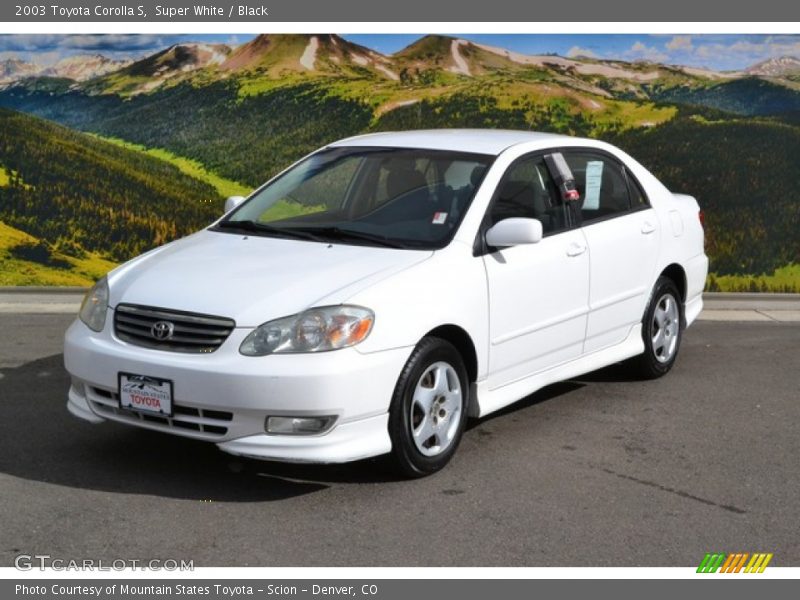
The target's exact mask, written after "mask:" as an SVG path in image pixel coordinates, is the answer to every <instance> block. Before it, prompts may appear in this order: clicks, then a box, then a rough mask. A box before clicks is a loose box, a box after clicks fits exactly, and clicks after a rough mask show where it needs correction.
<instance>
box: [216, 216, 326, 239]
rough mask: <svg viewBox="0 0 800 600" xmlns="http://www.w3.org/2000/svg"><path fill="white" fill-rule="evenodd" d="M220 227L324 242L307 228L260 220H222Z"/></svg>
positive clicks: (218, 225) (218, 224)
mask: <svg viewBox="0 0 800 600" xmlns="http://www.w3.org/2000/svg"><path fill="white" fill-rule="evenodd" d="M217 227H218V228H220V229H238V230H240V231H249V232H252V233H268V234H274V235H278V236H285V237H292V238H298V239H301V240H311V241H312V242H324V241H325V240H323V239H322V238H320V237H319V236H318V235H315V234H314V233H312V232H311V231H308V230H306V229H299V228H297V227H275V226H274V225H268V224H267V223H259V222H258V221H252V220H244V221H222V222H221V223H217Z"/></svg>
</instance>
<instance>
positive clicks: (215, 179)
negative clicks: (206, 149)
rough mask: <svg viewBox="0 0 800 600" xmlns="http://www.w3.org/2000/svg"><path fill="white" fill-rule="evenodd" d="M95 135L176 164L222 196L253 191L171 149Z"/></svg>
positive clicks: (240, 194) (245, 194)
mask: <svg viewBox="0 0 800 600" xmlns="http://www.w3.org/2000/svg"><path fill="white" fill-rule="evenodd" d="M95 137H97V138H100V139H103V140H105V141H107V142H110V143H112V144H116V145H117V146H121V147H122V148H127V149H128V150H134V151H136V152H142V153H144V154H147V155H149V156H153V157H155V158H159V159H161V160H164V161H166V162H168V163H170V164H172V165H175V166H176V167H178V169H180V170H181V172H182V173H185V174H186V175H189V176H190V177H194V178H195V179H198V180H200V181H204V182H206V183H208V184H209V185H211V186H213V187H214V189H216V190H217V192H218V193H219V195H220V196H223V197H228V196H247V195H248V194H250V192H252V191H253V188H252V187H251V186H248V185H244V184H242V183H239V182H237V181H232V180H230V179H226V178H224V177H222V176H221V175H218V174H216V173H214V172H212V171H209V170H208V169H206V168H205V167H204V166H203V165H202V164H201V163H200V161H197V160H193V159H191V158H186V157H184V156H178V155H177V154H173V153H172V152H170V151H169V150H164V149H163V148H146V147H145V146H142V145H140V144H134V143H131V142H126V141H125V140H121V139H119V138H112V137H102V136H98V135H95Z"/></svg>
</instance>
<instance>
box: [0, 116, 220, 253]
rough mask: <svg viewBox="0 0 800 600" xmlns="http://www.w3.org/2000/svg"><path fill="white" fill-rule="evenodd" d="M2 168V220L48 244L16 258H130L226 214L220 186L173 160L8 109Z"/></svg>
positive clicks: (0, 141) (0, 119) (0, 123)
mask: <svg viewBox="0 0 800 600" xmlns="http://www.w3.org/2000/svg"><path fill="white" fill-rule="evenodd" d="M0 170H2V171H3V172H4V173H5V180H6V183H5V184H4V185H2V186H0V221H3V222H5V223H6V224H7V225H9V226H11V227H13V228H15V229H16V230H21V231H23V232H25V233H27V234H30V235H32V236H34V237H36V238H40V239H42V240H45V243H44V244H45V246H46V247H43V248H40V249H38V250H29V251H20V252H18V253H17V256H18V258H26V257H27V258H28V259H30V260H33V261H36V260H37V259H40V260H41V262H42V263H47V262H48V261H49V259H48V257H47V253H48V251H52V252H57V253H64V254H67V255H70V256H74V257H77V258H80V257H83V256H84V255H85V253H86V252H87V251H88V252H96V253H98V254H99V255H102V256H105V257H108V258H110V259H113V260H116V261H120V260H123V259H127V258H130V257H131V256H134V255H136V254H138V253H141V252H143V251H144V250H147V249H149V248H152V247H153V246H155V245H158V244H161V243H164V242H166V241H168V240H171V239H174V238H175V237H178V236H182V235H185V234H187V233H189V232H191V231H194V230H196V229H198V228H200V227H202V226H203V225H204V224H206V223H208V222H210V221H211V220H212V219H213V218H215V217H216V216H217V215H218V214H220V212H221V210H222V199H221V197H220V196H219V195H218V193H217V192H216V190H215V189H214V187H212V186H211V185H209V184H207V183H204V182H201V181H199V180H197V179H194V178H192V177H189V176H187V175H185V174H184V173H182V172H181V171H180V170H179V169H178V168H176V167H175V166H173V165H171V164H169V163H167V162H164V161H162V160H158V159H156V158H152V157H150V156H147V155H144V154H142V153H139V152H134V151H130V150H127V149H125V148H121V147H119V146H116V145H114V144H110V143H107V142H104V141H102V140H98V139H95V138H93V137H91V136H88V135H85V134H82V133H78V132H75V131H71V130H69V129H67V128H65V127H63V126H61V125H56V124H54V123H49V122H47V121H43V120H41V119H38V118H35V117H31V116H29V115H24V114H21V113H17V112H12V111H9V110H5V109H0ZM50 262H52V261H50ZM62 262H63V261H62ZM53 264H56V263H53ZM62 266H64V268H67V267H66V266H65V265H62Z"/></svg>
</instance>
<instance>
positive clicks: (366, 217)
mask: <svg viewBox="0 0 800 600" xmlns="http://www.w3.org/2000/svg"><path fill="white" fill-rule="evenodd" d="M491 161H492V157H490V156H485V155H479V154H465V153H457V152H444V151H438V150H418V149H406V148H362V147H359V148H355V147H340V148H329V149H326V150H322V151H320V152H317V153H315V154H313V155H312V156H310V157H309V158H307V159H305V160H304V161H302V162H300V163H299V164H297V165H296V166H294V167H293V168H291V169H290V170H288V171H287V172H285V173H284V174H283V175H281V176H280V177H278V178H277V179H275V180H274V181H272V182H270V183H269V184H267V185H266V186H264V187H262V188H261V189H260V190H258V191H256V192H255V193H254V194H253V195H252V196H251V197H250V198H249V199H248V201H247V202H245V203H244V204H242V205H241V206H240V207H239V208H238V209H236V210H235V211H234V212H233V213H232V214H231V215H229V216H228V218H227V219H225V220H224V221H222V222H220V223H219V224H217V226H216V227H215V228H214V229H215V230H217V231H229V232H234V233H237V232H242V231H246V232H247V233H250V234H256V235H267V236H277V237H290V238H297V239H309V240H315V241H326V242H327V241H337V242H343V243H348V244H365V245H374V246H387V247H397V248H440V247H443V246H444V245H446V244H447V243H448V242H449V241H450V239H451V238H452V236H453V235H454V233H455V230H456V229H457V227H458V225H459V223H460V222H461V218H462V217H463V216H464V213H465V212H466V210H467V207H468V206H469V204H470V202H471V200H472V196H473V195H474V193H475V190H476V189H477V187H478V185H479V184H480V182H481V180H482V179H483V176H484V174H485V172H486V169H487V168H488V166H489V164H490V163H491Z"/></svg>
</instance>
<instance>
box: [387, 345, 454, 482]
mask: <svg viewBox="0 0 800 600" xmlns="http://www.w3.org/2000/svg"><path fill="white" fill-rule="evenodd" d="M468 407H469V378H468V377H467V369H466V367H465V366H464V360H463V359H462V358H461V354H459V352H458V350H456V349H455V347H454V346H453V345H452V344H451V343H449V342H447V341H445V340H442V339H440V338H436V337H426V338H423V339H422V341H421V342H420V343H419V344H417V347H416V348H414V351H413V352H412V353H411V356H410V357H409V359H408V362H406V365H405V367H403V371H402V373H401V374H400V377H399V379H398V380H397V385H396V386H395V390H394V394H393V395H392V403H391V407H390V409H389V436H390V437H391V440H392V457H393V459H394V463H395V466H396V467H397V468H398V469H399V471H400V472H401V473H402V474H403V475H404V476H406V477H424V476H426V475H430V474H432V473H435V472H436V471H438V470H439V469H441V468H442V467H444V466H445V465H446V464H447V463H448V462H449V461H450V459H451V458H452V457H453V454H455V451H456V449H457V448H458V444H459V442H460V441H461V436H462V435H463V433H464V425H465V423H466V421H467V409H468ZM423 436H424V437H423Z"/></svg>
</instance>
